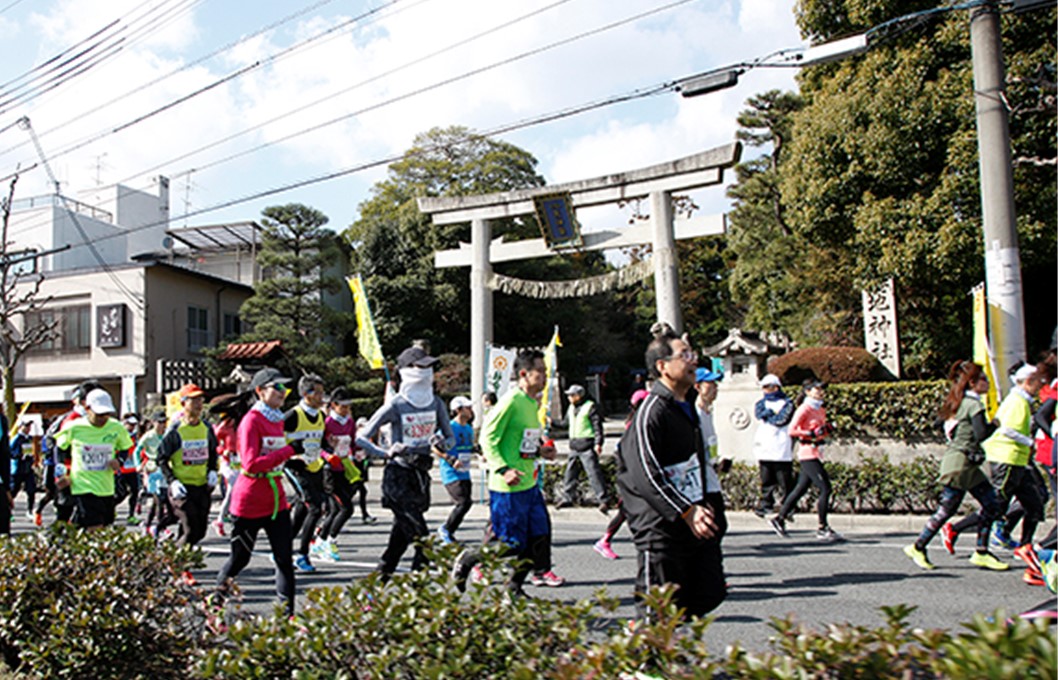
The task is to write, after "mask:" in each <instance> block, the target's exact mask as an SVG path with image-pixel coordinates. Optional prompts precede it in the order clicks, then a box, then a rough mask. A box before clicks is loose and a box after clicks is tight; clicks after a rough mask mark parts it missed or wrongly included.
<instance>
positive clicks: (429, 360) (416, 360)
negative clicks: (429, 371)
mask: <svg viewBox="0 0 1058 680" xmlns="http://www.w3.org/2000/svg"><path fill="white" fill-rule="evenodd" d="M436 363H437V358H436V357H432V356H430V355H429V354H427V353H426V350H424V349H423V348H422V347H409V348H408V349H406V350H404V351H403V352H401V353H400V356H399V357H397V368H408V367H409V366H415V367H417V368H429V367H431V366H433V365H434V364H436Z"/></svg>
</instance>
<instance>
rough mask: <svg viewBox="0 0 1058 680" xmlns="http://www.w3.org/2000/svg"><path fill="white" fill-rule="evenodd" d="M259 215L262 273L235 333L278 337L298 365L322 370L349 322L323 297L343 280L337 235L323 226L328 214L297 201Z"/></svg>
mask: <svg viewBox="0 0 1058 680" xmlns="http://www.w3.org/2000/svg"><path fill="white" fill-rule="evenodd" d="M262 215H263V219H262V221H261V227H262V242H261V249H260V251H259V252H258V254H257V263H258V265H259V266H260V267H261V268H262V270H263V271H264V276H263V278H262V280H261V281H259V282H258V283H257V285H256V286H255V287H254V294H253V296H252V297H250V298H249V299H248V300H247V301H246V302H244V303H243V306H242V308H241V309H240V312H239V313H240V316H241V317H242V319H243V321H244V322H246V323H247V324H249V325H250V326H251V328H250V330H249V331H247V332H246V333H244V334H243V336H241V337H240V338H239V339H240V341H243V342H254V341H262V340H281V341H282V342H283V347H284V348H285V349H286V352H287V354H288V355H289V356H290V357H291V359H292V361H293V363H294V364H295V366H296V367H298V368H300V369H302V370H313V371H317V372H322V371H324V370H325V366H326V364H327V362H328V361H329V360H331V359H332V358H333V357H334V356H335V355H336V352H335V349H336V345H337V346H338V347H339V348H340V346H341V344H342V343H344V340H345V337H346V335H348V333H349V330H350V328H351V326H350V324H351V318H350V317H351V315H350V314H348V313H347V312H340V311H337V310H335V309H333V308H332V307H331V306H330V305H328V304H326V303H325V296H326V295H328V294H333V293H336V292H338V291H339V290H340V289H341V285H342V282H341V278H340V276H339V272H338V271H337V270H336V269H335V267H334V263H335V262H339V261H341V259H342V257H343V255H342V252H341V249H340V247H339V242H338V238H337V235H336V234H335V233H334V232H332V231H331V230H329V229H326V228H325V227H324V225H326V224H327V216H326V215H324V214H323V213H322V212H320V211H319V210H315V209H314V208H310V207H308V206H304V205H301V204H298V203H291V204H289V205H281V206H272V207H269V208H265V209H264V210H263V211H262Z"/></svg>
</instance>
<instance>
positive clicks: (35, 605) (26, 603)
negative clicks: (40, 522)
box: [0, 523, 203, 678]
mask: <svg viewBox="0 0 1058 680" xmlns="http://www.w3.org/2000/svg"><path fill="white" fill-rule="evenodd" d="M2 545H3V548H2V549H0V654H2V655H3V660H4V663H5V664H6V667H7V668H8V669H11V670H14V671H16V672H17V673H20V674H26V675H29V676H31V677H55V678H89V677H90V678H131V677H151V678H184V677H187V673H186V669H187V667H188V663H189V659H190V658H191V654H192V651H193V650H194V648H195V646H196V645H197V641H198V639H199V637H200V634H201V632H202V628H203V620H202V617H201V616H198V615H197V614H196V612H197V611H198V609H197V608H196V607H195V606H194V605H195V603H196V601H197V595H196V593H195V590H194V589H193V588H190V587H188V586H186V585H183V583H182V581H181V579H180V578H179V574H180V573H181V572H182V571H184V570H185V569H187V568H190V567H191V566H200V565H201V560H200V559H199V557H198V554H197V553H194V552H193V551H191V550H189V549H178V548H175V547H173V545H172V544H169V543H164V544H161V545H156V544H155V542H154V540H153V539H152V538H150V537H146V536H142V535H138V534H133V533H131V532H127V531H124V530H123V529H115V528H109V529H103V530H100V531H84V530H81V529H77V528H75V527H73V526H71V525H67V524H63V523H60V524H57V525H56V526H54V527H52V528H50V529H47V530H45V531H40V532H35V533H31V534H21V535H19V536H16V537H13V538H9V539H4V542H3V544H2Z"/></svg>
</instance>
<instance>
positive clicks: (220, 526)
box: [213, 517, 225, 538]
mask: <svg viewBox="0 0 1058 680" xmlns="http://www.w3.org/2000/svg"><path fill="white" fill-rule="evenodd" d="M213 531H214V532H216V534H217V536H220V537H221V538H224V533H225V531H224V520H222V519H221V518H220V517H218V518H217V519H215V520H213Z"/></svg>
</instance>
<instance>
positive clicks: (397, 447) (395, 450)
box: [386, 442, 408, 458]
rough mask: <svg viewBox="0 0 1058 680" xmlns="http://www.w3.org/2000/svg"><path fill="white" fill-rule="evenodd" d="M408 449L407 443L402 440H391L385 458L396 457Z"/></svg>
mask: <svg viewBox="0 0 1058 680" xmlns="http://www.w3.org/2000/svg"><path fill="white" fill-rule="evenodd" d="M407 451H408V445H407V444H405V443H404V442H393V444H392V445H391V446H390V447H389V452H387V453H386V457H387V458H396V457H398V456H403V455H404V454H405V453H406V452H407Z"/></svg>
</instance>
